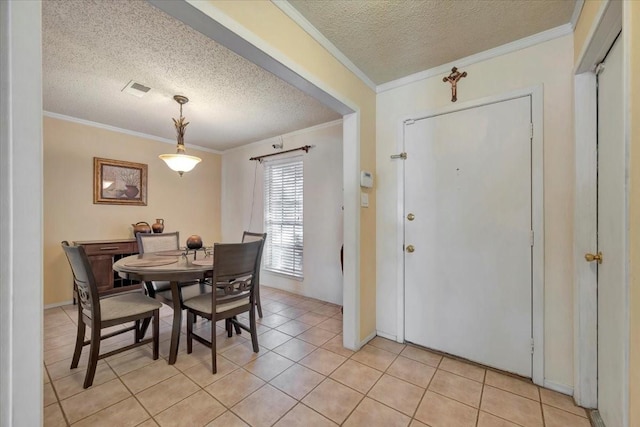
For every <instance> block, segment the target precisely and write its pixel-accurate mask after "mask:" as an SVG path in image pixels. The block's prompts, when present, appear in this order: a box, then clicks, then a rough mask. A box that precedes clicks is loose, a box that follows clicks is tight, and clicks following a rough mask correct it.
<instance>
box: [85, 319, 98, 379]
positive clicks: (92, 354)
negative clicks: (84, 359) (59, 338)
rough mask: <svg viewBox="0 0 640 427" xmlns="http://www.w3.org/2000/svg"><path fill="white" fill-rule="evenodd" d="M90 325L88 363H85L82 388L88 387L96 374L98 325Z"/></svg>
mask: <svg viewBox="0 0 640 427" xmlns="http://www.w3.org/2000/svg"><path fill="white" fill-rule="evenodd" d="M92 326H93V328H91V345H90V350H89V364H88V365H87V374H86V375H85V377H84V386H83V387H84V388H89V387H91V384H93V377H94V376H95V375H96V366H97V365H98V356H99V355H100V327H99V326H98V325H92Z"/></svg>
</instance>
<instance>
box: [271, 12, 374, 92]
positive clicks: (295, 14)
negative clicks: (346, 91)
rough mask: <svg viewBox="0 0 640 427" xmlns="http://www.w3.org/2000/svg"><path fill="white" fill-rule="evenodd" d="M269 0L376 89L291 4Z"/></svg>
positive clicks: (370, 85) (362, 73)
mask: <svg viewBox="0 0 640 427" xmlns="http://www.w3.org/2000/svg"><path fill="white" fill-rule="evenodd" d="M271 2H272V3H273V4H274V5H276V6H277V7H278V8H279V9H280V10H282V11H283V12H284V13H285V15H287V16H288V17H289V18H291V19H292V20H293V21H294V22H295V23H296V24H298V25H299V26H300V27H301V28H302V29H303V30H304V31H306V32H307V34H309V35H310V36H311V37H312V38H313V39H314V40H315V41H317V42H318V43H319V44H320V45H321V46H322V47H324V48H325V49H327V51H328V52H329V53H330V54H331V55H333V56H334V57H335V58H336V59H337V60H338V61H340V62H341V63H342V65H344V66H345V67H347V69H348V70H349V71H351V72H352V73H353V74H355V75H356V76H357V77H358V78H359V79H360V80H362V81H363V82H364V84H366V85H367V86H369V88H371V89H372V90H374V91H375V90H376V84H375V83H374V82H373V81H372V80H371V79H370V78H369V77H367V75H366V74H365V73H364V72H363V71H362V70H360V68H358V67H357V66H356V65H355V64H354V63H353V62H351V60H350V59H349V58H347V56H346V55H345V54H344V53H342V52H341V51H340V49H338V48H337V47H336V46H335V45H334V44H333V43H331V42H330V41H329V39H327V38H326V37H325V36H324V35H322V33H321V32H320V31H318V29H317V28H316V27H314V26H313V24H311V22H309V21H308V20H307V18H305V17H304V16H302V14H301V13H300V12H298V10H297V9H296V8H295V7H293V6H291V4H290V3H289V2H288V1H287V0H271Z"/></svg>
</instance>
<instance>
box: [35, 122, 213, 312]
mask: <svg viewBox="0 0 640 427" xmlns="http://www.w3.org/2000/svg"><path fill="white" fill-rule="evenodd" d="M43 129H44V130H43V140H44V245H43V246H44V304H45V305H48V304H56V303H61V302H65V301H70V300H71V280H72V279H71V271H70V269H69V264H68V263H67V261H66V259H65V257H64V254H63V252H62V249H61V248H60V242H61V241H62V240H69V241H74V240H95V239H111V238H132V237H133V234H132V227H131V224H132V223H135V222H138V221H146V222H148V223H150V224H151V223H153V222H155V219H156V218H164V220H165V231H179V232H180V238H181V240H186V238H187V237H188V236H189V235H191V234H199V235H201V236H202V238H203V240H204V242H205V244H213V243H214V242H215V241H218V240H219V239H220V236H221V234H220V171H221V164H220V161H221V156H220V155H218V154H212V153H208V152H202V151H197V150H193V149H189V148H187V151H188V153H189V154H194V155H197V156H198V157H200V158H202V163H200V164H199V165H198V166H197V167H196V168H195V169H194V170H193V171H192V172H189V173H186V174H185V175H184V176H183V177H182V178H180V177H179V176H178V174H177V173H176V172H173V171H171V170H170V169H169V168H168V167H167V166H165V164H164V162H162V161H161V160H160V159H158V155H159V154H163V153H170V152H173V151H174V150H175V146H172V145H170V144H166V143H162V142H158V141H153V140H150V139H145V138H141V137H137V136H131V135H127V134H123V133H119V132H114V131H109V130H104V129H100V128H95V127H91V126H87V125H82V124H78V123H72V122H68V121H64V120H58V119H53V118H49V117H45V118H44V128H43ZM93 157H103V158H108V159H116V160H126V161H131V162H137V163H146V164H147V165H148V193H147V206H119V205H94V204H93ZM25 191H28V189H26V188H25Z"/></svg>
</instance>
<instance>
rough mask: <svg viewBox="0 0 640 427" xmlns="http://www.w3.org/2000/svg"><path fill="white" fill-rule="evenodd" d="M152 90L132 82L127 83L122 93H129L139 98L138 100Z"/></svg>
mask: <svg viewBox="0 0 640 427" xmlns="http://www.w3.org/2000/svg"><path fill="white" fill-rule="evenodd" d="M150 90H151V88H150V87H146V86H145V85H141V84H140V83H136V82H134V81H133V80H131V81H130V82H129V83H127V85H126V86H125V87H124V89H122V92H124V93H128V94H129V95H133V96H137V97H138V98H142V97H143V96H145V95H146V93H147V92H149V91H150Z"/></svg>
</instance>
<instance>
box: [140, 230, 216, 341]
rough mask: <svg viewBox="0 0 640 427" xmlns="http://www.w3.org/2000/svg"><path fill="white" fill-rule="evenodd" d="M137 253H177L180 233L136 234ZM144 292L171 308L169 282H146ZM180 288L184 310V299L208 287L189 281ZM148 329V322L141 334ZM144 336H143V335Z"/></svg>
mask: <svg viewBox="0 0 640 427" xmlns="http://www.w3.org/2000/svg"><path fill="white" fill-rule="evenodd" d="M136 240H137V241H138V252H139V253H141V254H145V253H154V252H163V251H177V250H179V249H180V233H179V232H178V231H174V232H172V233H153V234H152V233H137V234H136ZM143 286H144V291H145V292H146V294H147V295H149V296H150V297H151V298H155V299H157V300H158V301H160V302H163V303H165V304H167V305H168V306H170V307H173V298H172V296H171V282H169V281H156V280H154V281H147V282H144V283H143ZM178 287H179V288H180V298H181V301H180V307H181V308H182V309H184V305H183V301H184V299H185V298H191V297H194V296H198V295H201V294H205V293H209V290H210V287H209V286H206V285H205V284H204V282H199V281H191V282H184V283H179V284H178ZM148 327H149V324H148V322H145V323H143V325H142V329H141V331H142V334H145V333H146V331H147V328H148ZM143 336H144V335H143Z"/></svg>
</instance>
